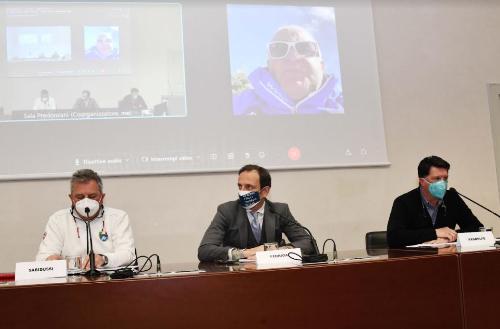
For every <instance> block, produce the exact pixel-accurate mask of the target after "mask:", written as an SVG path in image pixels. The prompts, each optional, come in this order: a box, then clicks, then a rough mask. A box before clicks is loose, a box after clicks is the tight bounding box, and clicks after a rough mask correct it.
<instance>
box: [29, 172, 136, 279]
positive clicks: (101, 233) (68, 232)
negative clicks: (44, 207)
mask: <svg viewBox="0 0 500 329" xmlns="http://www.w3.org/2000/svg"><path fill="white" fill-rule="evenodd" d="M104 197H105V193H103V189H102V180H101V177H99V175H98V174H97V173H96V172H94V171H93V170H90V169H81V170H78V171H76V172H75V173H74V174H73V176H72V178H71V194H69V198H70V200H71V208H68V209H62V210H59V211H57V212H56V213H54V214H53V215H52V216H50V218H49V221H48V223H47V226H46V228H45V233H44V234H43V239H42V242H41V243H40V247H39V249H38V254H37V256H36V259H37V260H56V259H64V257H66V256H72V257H74V256H80V257H82V259H83V267H84V268H87V269H88V268H89V266H90V265H89V260H88V253H89V248H90V246H89V245H88V242H87V230H86V222H88V223H89V225H90V231H91V235H92V242H93V248H94V253H95V264H96V267H101V268H106V267H108V268H110V267H117V266H123V265H127V264H129V263H130V262H132V261H133V260H134V257H135V256H134V255H135V248H134V238H133V236H132V228H131V226H130V223H129V218H128V215H127V213H126V212H124V211H123V210H119V209H113V208H109V207H106V206H104V205H103V201H104Z"/></svg>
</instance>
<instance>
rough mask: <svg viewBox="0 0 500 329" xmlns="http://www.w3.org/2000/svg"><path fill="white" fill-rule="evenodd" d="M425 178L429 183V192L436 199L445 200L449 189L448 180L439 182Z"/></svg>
mask: <svg viewBox="0 0 500 329" xmlns="http://www.w3.org/2000/svg"><path fill="white" fill-rule="evenodd" d="M424 180H425V181H426V182H427V183H429V193H430V194H431V195H432V196H433V197H435V198H436V199H439V200H443V198H444V195H445V194H446V190H447V189H448V182H447V181H445V180H444V179H441V180H438V181H437V182H434V183H430V182H429V181H428V180H427V179H425V178H424Z"/></svg>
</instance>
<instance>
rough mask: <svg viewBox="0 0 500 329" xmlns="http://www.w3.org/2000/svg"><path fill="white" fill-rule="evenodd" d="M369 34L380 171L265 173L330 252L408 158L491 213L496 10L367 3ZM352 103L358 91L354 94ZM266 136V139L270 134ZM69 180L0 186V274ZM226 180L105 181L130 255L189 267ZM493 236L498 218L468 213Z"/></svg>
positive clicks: (378, 201) (408, 173)
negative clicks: (438, 169) (437, 165)
mask: <svg viewBox="0 0 500 329" xmlns="http://www.w3.org/2000/svg"><path fill="white" fill-rule="evenodd" d="M373 7H374V8H373V14H374V21H375V37H376V43H377V53H378V61H379V74H380V86H381V95H382V108H383V112H384V122H385V129H386V139H387V144H388V145H387V146H388V153H389V159H390V161H391V162H392V165H391V166H390V167H387V168H355V169H329V170H326V169H325V170H299V171H280V172H273V173H272V175H273V188H272V192H271V199H272V200H275V201H284V202H288V203H289V204H290V206H291V209H292V212H293V213H294V215H295V216H296V218H297V219H299V220H300V221H301V222H302V223H304V224H305V225H306V226H308V227H310V229H311V230H312V231H313V232H315V233H316V235H317V239H318V241H320V242H322V241H323V239H325V238H327V237H333V238H334V239H335V240H336V241H337V244H338V246H339V248H341V249H344V250H345V249H360V248H364V234H365V232H367V231H371V230H382V229H385V225H386V222H387V218H388V215H389V212H390V209H391V206H392V201H393V199H394V198H395V197H396V196H397V195H399V194H401V193H403V192H406V191H407V190H409V189H411V188H413V187H415V186H416V184H417V179H416V167H417V164H418V161H419V160H420V159H421V158H422V157H424V156H427V155H430V154H437V155H440V156H442V157H444V158H445V159H447V160H448V161H450V162H451V164H452V168H451V171H450V185H451V186H453V187H455V188H457V189H458V190H459V191H462V192H464V193H465V194H468V195H469V196H470V197H472V198H475V199H477V200H479V201H482V202H483V203H484V204H486V205H489V206H490V207H492V208H493V209H496V210H498V209H500V202H499V194H498V186H497V185H498V184H497V179H496V169H495V168H496V165H495V158H494V151H493V142H492V134H491V125H490V114H489V109H488V96H487V83H491V82H499V81H500V65H498V56H499V54H500V42H498V36H499V35H500V20H499V19H498V17H500V5H498V4H497V2H495V1H409V0H408V1H403V0H392V1H389V0H387V1H375V3H374V6H373ZM360 97H362V95H360ZM270 137H272V136H270ZM68 187H69V186H68V183H67V181H64V180H48V181H47V180H41V181H22V182H2V183H0V200H1V201H0V205H1V206H0V227H1V231H0V249H1V252H0V257H1V259H0V271H13V269H14V263H15V262H16V261H21V260H30V259H32V258H33V257H34V255H35V253H36V251H37V247H38V243H39V241H40V238H41V236H42V233H43V228H44V225H45V223H46V220H47V217H48V216H49V215H50V214H51V213H52V212H53V211H55V210H57V209H59V208H62V207H65V206H67V205H68V199H67V196H66V195H67V193H68ZM236 190H237V189H236V174H234V173H228V174H205V175H177V176H145V177H120V178H106V179H105V191H106V192H107V203H108V205H110V206H113V207H117V208H122V209H125V210H127V211H128V212H129V214H130V216H131V220H132V221H133V228H134V233H135V237H136V240H137V241H136V245H137V248H138V250H139V252H140V253H141V254H143V253H150V252H158V253H160V255H161V256H162V260H163V262H184V261H194V260H195V259H196V250H197V246H198V243H199V241H200V239H201V236H202V234H203V232H204V230H205V228H206V227H207V225H208V224H209V221H210V220H211V219H212V216H213V214H214V211H215V208H216V206H217V205H218V204H219V203H221V202H224V201H226V200H229V199H233V198H235V195H236ZM472 209H473V211H474V212H475V214H476V215H477V216H478V217H479V218H480V219H481V220H482V221H483V223H484V224H485V225H487V226H493V227H494V229H495V231H496V235H500V221H498V220H497V219H496V218H495V217H493V216H492V215H489V214H488V213H486V212H485V211H484V210H481V209H478V208H476V207H474V206H472Z"/></svg>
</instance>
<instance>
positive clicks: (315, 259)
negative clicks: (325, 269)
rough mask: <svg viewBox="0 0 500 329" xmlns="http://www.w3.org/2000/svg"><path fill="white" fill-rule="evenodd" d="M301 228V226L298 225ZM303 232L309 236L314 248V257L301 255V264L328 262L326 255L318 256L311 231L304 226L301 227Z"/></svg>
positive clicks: (316, 245)
mask: <svg viewBox="0 0 500 329" xmlns="http://www.w3.org/2000/svg"><path fill="white" fill-rule="evenodd" d="M300 226H302V225H300ZM302 228H303V229H304V230H306V232H307V233H308V234H309V236H310V237H311V242H312V244H313V247H314V255H302V262H303V263H319V262H326V261H328V255H327V254H320V253H319V249H318V244H317V243H316V239H315V238H314V236H313V235H312V233H311V231H309V229H308V228H307V227H305V226H302Z"/></svg>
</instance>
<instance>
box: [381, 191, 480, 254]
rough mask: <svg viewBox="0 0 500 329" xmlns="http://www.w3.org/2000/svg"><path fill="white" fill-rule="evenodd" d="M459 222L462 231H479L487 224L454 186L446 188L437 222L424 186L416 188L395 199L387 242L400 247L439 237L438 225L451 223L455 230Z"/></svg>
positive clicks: (449, 224)
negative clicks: (426, 200) (424, 198)
mask: <svg viewBox="0 0 500 329" xmlns="http://www.w3.org/2000/svg"><path fill="white" fill-rule="evenodd" d="M457 224H458V226H460V231H461V232H474V231H478V230H479V227H481V226H483V225H482V224H481V222H480V221H479V220H478V219H477V218H476V216H474V214H472V211H471V210H470V209H469V207H467V205H466V204H465V202H464V201H463V200H462V199H461V198H460V196H459V195H458V194H457V192H456V191H454V190H448V191H446V194H445V196H444V198H443V203H442V204H441V206H440V207H439V209H438V215H437V218H436V223H435V225H434V226H433V225H432V219H431V216H430V215H429V213H428V212H427V209H426V208H425V206H424V204H423V203H422V198H421V195H420V189H419V188H416V189H414V190H411V191H410V192H408V193H405V194H403V195H401V196H399V197H397V198H396V200H394V204H393V205H392V210H391V215H390V216H389V222H388V223H387V243H388V245H389V247H391V248H396V247H404V246H408V245H413V244H418V243H422V242H426V241H431V240H435V239H437V236H436V231H435V230H436V229H438V228H441V227H445V226H447V227H449V228H451V229H453V230H454V229H455V227H456V225H457Z"/></svg>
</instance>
